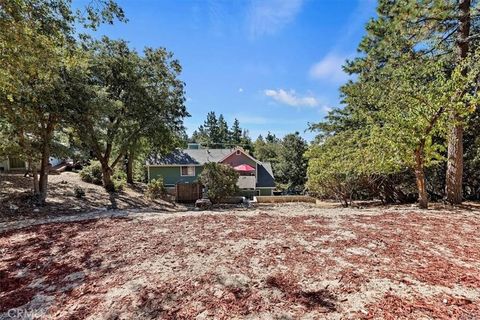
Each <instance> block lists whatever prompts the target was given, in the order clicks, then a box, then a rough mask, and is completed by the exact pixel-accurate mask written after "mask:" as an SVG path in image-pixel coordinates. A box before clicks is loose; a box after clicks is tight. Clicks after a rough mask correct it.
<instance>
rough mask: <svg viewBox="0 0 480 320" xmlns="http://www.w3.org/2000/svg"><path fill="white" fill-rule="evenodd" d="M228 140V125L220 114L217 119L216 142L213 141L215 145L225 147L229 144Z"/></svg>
mask: <svg viewBox="0 0 480 320" xmlns="http://www.w3.org/2000/svg"><path fill="white" fill-rule="evenodd" d="M229 140H230V132H229V131H228V124H227V122H226V121H225V118H224V117H223V114H221V115H220V116H219V117H218V141H215V143H216V144H219V145H221V146H222V147H225V146H227V145H228V144H229V142H230V141H229Z"/></svg>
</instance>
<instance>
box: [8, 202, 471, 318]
mask: <svg viewBox="0 0 480 320" xmlns="http://www.w3.org/2000/svg"><path fill="white" fill-rule="evenodd" d="M0 250H1V252H2V259H1V262H0V314H2V313H3V315H4V316H7V314H8V313H9V312H10V314H13V313H12V311H11V309H12V308H20V309H24V310H30V311H34V312H35V313H36V314H37V315H41V316H42V317H44V318H45V317H47V316H48V317H50V318H52V319H85V318H87V319H140V318H141V319H195V318H196V319H210V318H212V319H231V318H238V319H245V318H252V319H256V318H262V319H290V318H291V319H297V318H299V317H302V316H303V317H305V318H306V319H318V318H327V319H341V318H379V319H399V318H400V319H402V318H403V319H428V318H440V319H452V318H453V319H478V318H480V214H479V212H478V211H475V210H474V211H455V212H445V211H428V212H420V211H415V210H414V209H412V208H405V207H404V208H397V209H390V210H388V211H387V210H384V209H379V208H370V209H363V210H360V209H319V208H316V207H314V206H307V205H298V204H297V205H288V204H284V205H278V206H265V207H263V206H262V207H260V208H255V209H244V210H242V209H238V210H230V211H228V210H226V211H217V212H195V213H193V212H190V213H188V212H187V213H173V214H142V215H138V216H135V217H133V218H128V217H127V218H111V219H108V218H107V219H99V220H88V221H82V222H74V223H56V224H45V225H40V226H32V227H29V228H24V229H20V230H12V231H8V232H5V233H3V234H1V235H0ZM9 310H10V311H9ZM15 310H18V309H15ZM0 318H1V316H0Z"/></svg>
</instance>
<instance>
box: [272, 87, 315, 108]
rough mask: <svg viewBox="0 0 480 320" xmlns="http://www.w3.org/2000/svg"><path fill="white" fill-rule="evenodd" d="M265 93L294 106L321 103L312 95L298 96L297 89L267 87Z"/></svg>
mask: <svg viewBox="0 0 480 320" xmlns="http://www.w3.org/2000/svg"><path fill="white" fill-rule="evenodd" d="M264 94H265V95H266V96H267V97H270V98H272V99H273V100H275V101H277V102H280V103H282V104H286V105H289V106H293V107H303V106H306V107H316V106H318V105H319V101H318V100H317V99H316V98H315V97H313V96H311V95H309V96H303V97H301V96H298V95H297V94H296V92H295V90H289V91H286V90H283V89H279V90H273V89H267V90H265V91H264Z"/></svg>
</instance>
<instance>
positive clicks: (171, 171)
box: [150, 166, 203, 185]
mask: <svg viewBox="0 0 480 320" xmlns="http://www.w3.org/2000/svg"><path fill="white" fill-rule="evenodd" d="M202 170H203V167H201V166H196V167H195V176H194V177H182V176H181V175H180V166H177V167H150V180H153V179H157V178H158V177H159V176H162V177H163V183H164V184H165V185H175V184H177V183H178V182H183V183H191V182H194V181H196V180H198V176H199V175H200V173H202Z"/></svg>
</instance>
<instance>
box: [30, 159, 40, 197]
mask: <svg viewBox="0 0 480 320" xmlns="http://www.w3.org/2000/svg"><path fill="white" fill-rule="evenodd" d="M30 166H31V168H32V175H33V194H34V195H35V196H37V195H38V194H39V193H40V188H39V186H38V171H37V165H36V164H35V163H33V162H31V165H30Z"/></svg>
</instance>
